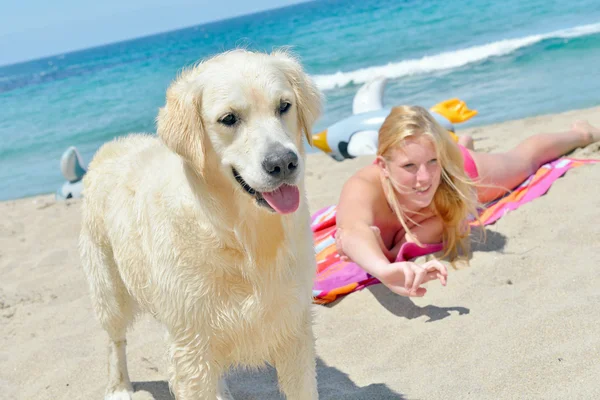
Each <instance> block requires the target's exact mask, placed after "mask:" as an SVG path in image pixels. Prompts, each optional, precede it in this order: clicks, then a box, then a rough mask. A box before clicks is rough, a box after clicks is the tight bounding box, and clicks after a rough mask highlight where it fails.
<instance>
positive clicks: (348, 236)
mask: <svg viewBox="0 0 600 400" xmlns="http://www.w3.org/2000/svg"><path fill="white" fill-rule="evenodd" d="M377 195H378V192H377V188H374V187H373V185H372V184H371V183H369V182H368V181H365V180H363V179H362V178H358V177H353V178H351V179H350V180H349V181H348V182H347V183H346V185H344V188H343V189H342V194H341V196H340V201H339V204H338V208H337V215H336V220H337V232H336V245H337V246H341V249H338V251H339V252H340V253H342V254H344V255H345V256H347V257H348V258H350V259H351V260H352V261H353V262H355V263H356V264H358V265H359V266H360V267H361V268H363V269H364V270H365V271H366V272H368V273H369V274H370V275H372V276H374V277H376V278H377V279H379V280H380V281H381V282H382V283H383V284H384V285H386V286H387V287H388V288H390V290H392V291H393V292H395V293H397V294H400V295H403V296H418V297H420V296H423V295H425V293H426V289H425V288H422V287H420V286H421V284H423V283H425V282H427V281H430V280H434V279H439V280H440V281H441V282H442V284H443V285H445V284H446V278H447V270H446V267H445V266H443V265H442V264H441V263H440V262H439V261H437V260H433V261H430V262H428V263H425V264H424V265H422V266H420V265H417V264H415V263H413V262H393V260H394V259H395V256H396V254H397V253H398V249H396V247H398V248H399V246H394V249H393V251H392V252H390V251H389V250H387V249H386V248H385V245H384V244H383V240H382V238H381V236H380V232H379V229H377V228H376V227H374V226H373V225H374V220H375V207H377V206H380V199H378V197H377ZM424 222H427V223H426V224H423V225H422V226H423V227H424V228H426V231H427V232H428V233H429V232H432V233H434V232H435V231H437V229H435V228H436V224H435V222H434V221H429V220H427V221H424ZM414 233H415V235H416V234H417V232H414ZM404 241H405V240H404ZM394 251H395V253H394Z"/></svg>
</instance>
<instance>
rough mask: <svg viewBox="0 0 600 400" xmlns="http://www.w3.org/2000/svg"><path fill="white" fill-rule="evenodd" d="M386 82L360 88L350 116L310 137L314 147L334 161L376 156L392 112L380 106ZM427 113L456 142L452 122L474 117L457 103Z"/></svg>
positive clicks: (379, 81) (436, 107)
mask: <svg viewBox="0 0 600 400" xmlns="http://www.w3.org/2000/svg"><path fill="white" fill-rule="evenodd" d="M386 82H387V78H384V77H378V78H375V79H373V80H372V81H370V82H367V83H365V84H364V85H363V86H361V88H360V89H359V90H358V91H357V92H356V95H355V96H354V101H353V103H352V115H351V116H350V117H348V118H345V119H343V120H341V121H338V122H336V123H335V124H333V125H331V126H329V127H328V128H327V129H326V130H324V131H322V132H320V133H317V134H315V135H313V145H314V146H315V147H317V148H318V149H320V150H322V151H323V152H325V153H327V154H328V155H330V156H331V157H333V158H334V159H335V160H337V161H343V160H345V159H348V158H354V157H357V156H360V155H373V154H376V153H377V137H378V132H379V128H380V127H381V125H382V124H383V121H384V120H385V118H386V117H387V116H388V115H389V113H390V111H391V109H392V107H384V106H383V92H384V89H385V84H386ZM430 112H431V115H433V116H434V117H435V119H436V120H437V121H438V122H439V123H440V125H442V126H443V127H444V128H446V129H447V130H448V131H449V132H451V134H452V135H453V136H454V137H455V139H456V136H455V135H454V125H452V122H454V123H458V122H464V121H466V120H468V119H469V118H471V117H472V116H474V115H476V114H477V111H475V110H469V109H468V108H467V107H466V104H465V103H464V102H463V101H460V100H459V99H450V100H446V101H444V102H441V103H439V104H436V105H435V106H433V107H432V108H431V109H430Z"/></svg>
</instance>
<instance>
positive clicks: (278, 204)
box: [261, 185, 300, 214]
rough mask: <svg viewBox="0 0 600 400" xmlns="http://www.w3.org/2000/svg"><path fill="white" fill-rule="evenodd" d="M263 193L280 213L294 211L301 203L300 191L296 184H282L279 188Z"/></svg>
mask: <svg viewBox="0 0 600 400" xmlns="http://www.w3.org/2000/svg"><path fill="white" fill-rule="evenodd" d="M261 194H262V197H264V199H265V200H266V201H267V203H269V205H270V206H271V207H273V209H274V210H275V211H277V212H278V213H280V214H289V213H293V212H294V211H296V210H297V209H298V206H299V205H300V191H299V190H298V187H296V186H291V185H281V186H280V187H279V188H278V189H277V190H274V191H272V192H263V193H261Z"/></svg>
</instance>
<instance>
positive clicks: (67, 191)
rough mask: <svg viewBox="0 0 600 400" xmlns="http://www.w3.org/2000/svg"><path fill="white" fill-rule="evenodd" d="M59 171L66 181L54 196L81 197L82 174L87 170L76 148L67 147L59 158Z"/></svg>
mask: <svg viewBox="0 0 600 400" xmlns="http://www.w3.org/2000/svg"><path fill="white" fill-rule="evenodd" d="M60 171H61V172H62V174H63V176H64V177H65V179H66V182H65V183H63V185H62V186H61V187H60V188H59V189H58V190H57V191H56V198H57V199H59V200H66V199H72V198H77V197H81V190H82V189H83V181H82V179H83V176H84V175H85V173H86V172H87V171H86V169H85V168H84V166H83V161H82V159H81V156H80V155H79V152H78V151H77V149H76V148H75V147H73V146H71V147H69V148H68V149H67V150H65V152H64V153H63V155H62V157H61V158H60Z"/></svg>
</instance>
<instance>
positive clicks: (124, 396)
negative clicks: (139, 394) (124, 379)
mask: <svg viewBox="0 0 600 400" xmlns="http://www.w3.org/2000/svg"><path fill="white" fill-rule="evenodd" d="M132 396H133V393H131V392H129V391H127V390H120V391H118V392H113V393H110V394H107V395H106V396H104V400H132V399H133V397H132Z"/></svg>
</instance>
